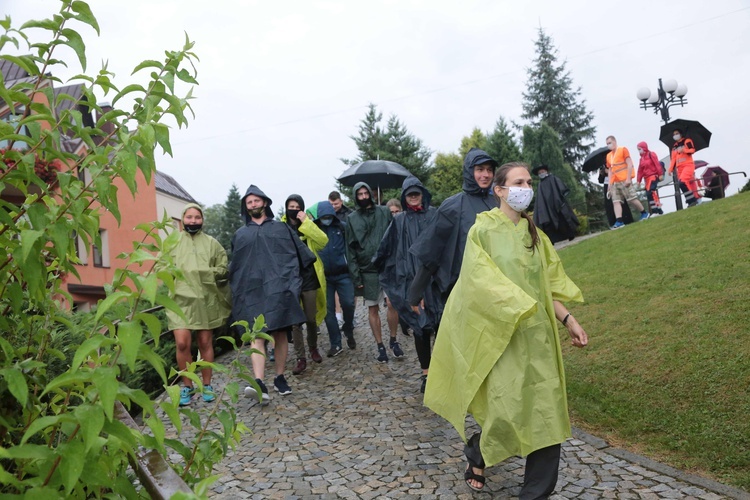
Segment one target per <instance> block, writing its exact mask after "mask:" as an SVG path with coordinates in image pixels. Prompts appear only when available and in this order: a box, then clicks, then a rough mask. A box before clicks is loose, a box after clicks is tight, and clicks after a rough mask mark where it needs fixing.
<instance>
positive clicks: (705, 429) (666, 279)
mask: <svg viewBox="0 0 750 500" xmlns="http://www.w3.org/2000/svg"><path fill="white" fill-rule="evenodd" d="M560 256H561V258H562V260H563V262H564V265H565V270H566V271H567V273H568V275H569V276H570V277H571V278H572V279H573V280H574V281H575V282H576V284H577V285H578V286H579V287H580V288H581V290H582V291H583V295H584V298H585V299H586V302H585V304H583V305H578V304H571V306H572V311H573V314H574V315H575V316H576V318H578V320H579V322H580V323H581V324H582V325H583V327H584V328H585V329H586V331H587V333H588V334H589V339H590V340H589V346H588V347H587V348H586V349H584V350H579V349H574V348H572V347H570V346H569V345H565V349H564V352H565V353H564V356H565V363H566V372H567V382H568V392H569V397H570V409H571V415H572V417H573V419H574V423H575V425H578V426H579V427H581V428H583V429H586V430H588V431H589V432H591V433H593V434H594V435H597V436H599V437H602V438H604V439H606V440H608V441H609V442H610V443H611V444H613V445H616V446H621V447H624V448H627V449H630V450H632V451H635V452H638V453H642V454H644V455H647V456H650V457H652V458H655V459H657V460H660V461H663V462H665V463H668V464H670V465H672V466H674V467H677V468H679V469H684V470H689V471H692V472H697V473H700V474H703V475H706V476H708V477H713V478H715V479H717V480H719V481H721V482H724V483H726V484H731V485H733V486H736V487H739V488H743V489H745V490H749V491H750V193H743V194H738V195H735V196H732V197H730V198H727V199H725V200H718V201H714V202H710V203H706V204H704V205H700V206H698V207H695V208H690V209H688V210H682V211H680V212H677V213H673V214H668V215H666V216H663V217H659V218H655V219H651V220H648V221H645V222H638V223H635V224H631V225H628V226H626V227H625V228H623V229H619V230H617V231H608V232H606V233H605V234H601V235H599V236H597V237H595V238H591V239H589V240H586V241H583V242H581V243H579V244H577V245H573V246H571V247H568V248H566V249H563V250H562V251H561V252H560ZM563 338H564V337H563Z"/></svg>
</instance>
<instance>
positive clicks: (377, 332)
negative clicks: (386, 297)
mask: <svg viewBox="0 0 750 500" xmlns="http://www.w3.org/2000/svg"><path fill="white" fill-rule="evenodd" d="M354 196H355V197H356V200H357V207H358V208H357V210H355V211H354V212H352V213H351V214H349V217H348V218H347V225H346V260H347V262H348V264H349V272H350V273H351V275H352V281H353V282H354V295H355V296H363V297H364V300H365V306H367V308H368V319H369V322H370V329H371V330H372V335H373V337H375V343H376V344H377V346H378V358H377V360H378V361H379V362H381V363H387V362H388V353H386V351H385V346H384V345H383V337H382V325H381V323H380V313H379V305H380V303H381V302H382V301H383V290H382V288H380V283H379V282H378V270H377V267H376V266H375V264H374V263H373V262H372V260H373V257H375V253H376V252H377V250H378V246H379V245H380V240H382V239H383V235H384V234H385V230H386V229H388V224H390V223H391V220H392V219H393V217H392V216H391V212H390V210H388V209H387V208H386V207H383V206H379V205H376V204H375V201H374V199H373V196H372V190H371V189H370V186H368V185H367V184H366V183H364V182H358V183H356V184H355V185H354ZM391 350H392V351H393V355H394V356H396V357H397V358H400V357H401V356H403V355H404V352H403V351H402V350H401V346H400V345H399V344H398V341H397V339H396V332H391Z"/></svg>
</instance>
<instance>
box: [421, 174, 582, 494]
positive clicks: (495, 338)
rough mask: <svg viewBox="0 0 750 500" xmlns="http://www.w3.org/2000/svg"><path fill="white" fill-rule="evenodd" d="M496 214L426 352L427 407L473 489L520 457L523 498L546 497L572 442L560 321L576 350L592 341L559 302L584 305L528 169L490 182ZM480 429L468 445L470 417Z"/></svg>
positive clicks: (477, 231) (471, 242)
mask: <svg viewBox="0 0 750 500" xmlns="http://www.w3.org/2000/svg"><path fill="white" fill-rule="evenodd" d="M493 186H494V188H493V191H494V195H495V196H496V197H497V199H498V201H499V203H500V208H494V209H492V210H490V211H489V212H484V213H481V214H479V215H477V220H476V224H474V226H473V227H472V228H471V230H470V231H469V234H468V240H467V243H466V251H465V254H464V261H463V266H462V268H461V275H460V277H459V279H458V282H457V283H456V285H455V288H454V289H453V293H452V294H451V296H450V298H449V299H448V303H447V304H446V306H445V313H444V315H443V321H442V323H441V324H440V331H439V333H438V335H437V339H436V340H435V348H434V350H433V352H432V363H431V366H430V376H429V378H428V379H427V388H426V391H425V395H424V404H425V406H427V407H428V408H430V409H431V410H432V411H434V412H435V413H437V414H438V415H440V416H442V417H443V418H445V419H446V420H447V421H448V422H450V423H451V424H452V425H453V426H454V427H455V428H456V430H457V431H458V433H459V434H460V435H461V438H462V439H463V440H464V442H465V443H466V444H465V446H464V454H465V456H466V460H467V462H468V464H467V466H466V469H465V472H464V479H465V481H466V484H467V485H468V486H469V487H470V488H471V489H473V490H475V491H481V490H482V489H483V487H484V484H485V477H484V469H485V468H486V467H489V466H492V465H493V464H496V463H499V462H501V461H503V460H505V459H507V458H508V457H512V456H515V455H518V456H526V457H527V458H526V468H525V472H524V478H523V485H522V487H521V491H520V494H519V498H521V499H532V498H533V499H537V498H548V497H549V495H550V494H551V493H552V492H553V491H554V489H555V485H556V483H557V476H558V468H559V462H560V449H561V443H563V442H564V441H565V440H566V439H567V438H569V437H570V435H571V428H570V420H569V416H568V405H567V399H566V392H565V372H564V369H563V360H562V350H561V345H560V335H559V333H558V329H557V323H556V322H555V319H557V321H559V322H561V323H562V325H563V326H565V327H566V329H567V330H568V333H569V335H570V338H571V341H572V344H573V345H574V346H576V347H584V346H585V345H586V344H587V343H588V336H587V334H586V332H585V331H584V329H583V328H582V327H581V325H579V324H578V322H577V321H576V319H575V318H574V317H573V316H572V315H571V314H570V312H569V311H568V310H567V308H566V307H565V305H564V304H563V302H568V301H575V302H581V301H582V300H583V297H582V295H581V291H580V290H579V289H578V287H577V286H576V285H575V283H573V282H572V281H571V280H570V279H569V278H568V276H567V275H566V274H565V271H564V269H563V266H562V262H561V261H560V258H559V256H558V255H557V253H556V252H555V248H554V246H553V245H552V242H551V241H550V240H549V238H547V236H546V235H545V234H544V233H543V232H542V231H537V229H536V227H535V226H534V223H533V221H532V220H531V217H529V215H528V214H526V212H525V210H526V208H527V207H528V206H529V204H530V203H531V200H532V198H533V196H534V191H533V189H532V188H531V175H530V173H529V168H528V165H526V164H524V163H519V162H513V163H506V164H505V165H502V166H501V167H499V168H498V169H497V173H496V174H495V180H494V183H493ZM467 413H469V414H471V415H472V416H473V417H474V419H475V420H476V422H477V424H478V425H479V427H480V429H481V431H480V432H479V433H476V434H474V435H473V436H472V437H471V438H470V439H469V440H468V442H467V440H466V428H465V426H466V414H467Z"/></svg>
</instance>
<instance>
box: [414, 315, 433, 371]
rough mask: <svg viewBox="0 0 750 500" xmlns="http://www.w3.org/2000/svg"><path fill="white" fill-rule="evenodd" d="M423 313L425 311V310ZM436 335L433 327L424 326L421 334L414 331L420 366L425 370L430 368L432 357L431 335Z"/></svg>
mask: <svg viewBox="0 0 750 500" xmlns="http://www.w3.org/2000/svg"><path fill="white" fill-rule="evenodd" d="M422 314H425V313H424V312H423V313H422ZM434 335H435V332H434V331H433V330H432V329H431V328H423V329H422V334H421V335H419V334H417V332H414V347H416V349H417V358H418V359H419V366H420V367H421V368H422V369H423V370H427V369H429V368H430V360H431V359H432V354H431V351H432V349H431V347H430V346H431V342H430V337H434Z"/></svg>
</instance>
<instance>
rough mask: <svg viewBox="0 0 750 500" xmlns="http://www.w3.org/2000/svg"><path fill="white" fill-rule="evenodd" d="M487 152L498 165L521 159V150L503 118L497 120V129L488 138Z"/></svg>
mask: <svg viewBox="0 0 750 500" xmlns="http://www.w3.org/2000/svg"><path fill="white" fill-rule="evenodd" d="M485 151H487V153H488V154H489V155H490V156H491V157H492V158H493V159H494V160H495V161H497V164H498V165H502V164H504V163H508V162H510V161H518V160H520V159H521V149H520V148H519V147H518V144H517V143H516V139H515V137H513V133H512V132H511V130H510V127H508V124H507V122H506V121H505V119H504V118H503V117H502V116H501V117H500V118H498V119H497V123H496V124H495V129H494V130H493V131H492V132H491V133H490V134H489V135H488V136H487V144H486V146H485Z"/></svg>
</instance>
